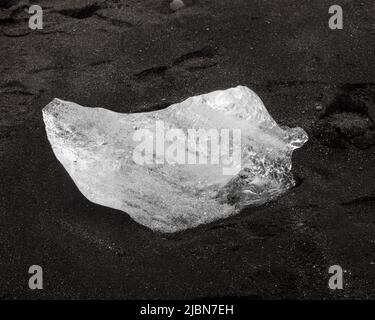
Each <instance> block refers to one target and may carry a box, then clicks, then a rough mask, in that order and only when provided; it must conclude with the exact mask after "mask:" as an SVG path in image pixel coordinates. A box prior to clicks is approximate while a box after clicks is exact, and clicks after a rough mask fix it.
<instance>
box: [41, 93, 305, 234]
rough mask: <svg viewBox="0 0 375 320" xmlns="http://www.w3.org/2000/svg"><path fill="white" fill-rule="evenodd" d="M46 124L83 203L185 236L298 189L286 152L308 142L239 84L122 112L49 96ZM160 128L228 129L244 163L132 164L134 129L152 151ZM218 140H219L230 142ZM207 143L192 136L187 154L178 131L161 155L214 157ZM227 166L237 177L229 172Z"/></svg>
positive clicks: (232, 145)
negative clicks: (164, 104)
mask: <svg viewBox="0 0 375 320" xmlns="http://www.w3.org/2000/svg"><path fill="white" fill-rule="evenodd" d="M43 119H44V122H45V126H46V132H47V136H48V139H49V141H50V143H51V145H52V149H53V151H54V153H55V155H56V157H57V159H58V160H59V161H60V162H61V163H62V165H63V166H64V168H65V169H66V170H67V172H68V173H69V175H70V176H71V178H72V179H73V181H74V182H75V184H76V185H77V187H78V188H79V190H80V191H81V192H82V193H83V195H84V196H85V197H86V198H87V199H89V200H90V201H92V202H94V203H97V204H100V205H103V206H107V207H111V208H114V209H118V210H121V211H124V212H126V213H127V214H129V215H130V216H131V217H132V218H133V219H134V220H135V221H137V222H138V223H140V224H142V225H145V226H147V227H149V228H151V229H153V230H156V231H160V232H176V231H181V230H184V229H188V228H192V227H195V226H198V225H200V224H203V223H208V222H211V221H214V220H217V219H221V218H225V217H228V216H230V215H233V214H235V213H237V212H239V211H240V210H241V209H242V208H243V207H245V206H249V205H260V204H263V203H265V202H267V201H270V200H271V199H273V198H275V197H277V196H279V195H280V194H282V193H284V192H285V191H286V190H287V189H288V188H290V187H292V186H293V185H294V180H293V176H292V173H291V168H292V161H291V156H292V152H293V150H294V149H296V148H299V147H301V146H302V145H303V144H304V143H305V142H306V141H307V139H308V137H307V134H306V132H305V131H304V130H303V129H301V128H292V129H291V128H288V127H283V128H281V127H279V126H278V125H277V123H276V122H275V121H274V120H273V119H272V117H271V116H270V114H269V113H268V112H267V109H266V108H265V106H264V105H263V103H262V101H261V99H260V98H259V97H258V96H257V95H256V94H255V93H254V92H253V91H252V90H250V89H249V88H247V87H243V86H238V87H236V88H231V89H228V90H223V91H215V92H211V93H208V94H204V95H200V96H195V97H191V98H188V99H187V100H185V101H183V102H181V103H179V104H174V105H171V106H170V107H168V108H166V109H163V110H159V111H153V112H144V113H129V114H120V113H116V112H112V111H110V110H106V109H102V108H88V107H82V106H80V105H78V104H75V103H72V102H67V101H63V100H59V99H54V100H53V101H52V102H50V103H49V104H48V105H47V106H46V107H45V108H44V109H43ZM161 123H162V124H163V126H164V130H165V132H168V130H170V129H178V130H180V133H181V130H182V132H183V133H186V137H187V136H188V134H187V133H188V132H189V130H192V129H193V130H194V129H195V130H196V132H200V131H198V130H202V129H203V130H206V132H211V131H209V130H212V129H214V131H215V130H216V131H218V132H219V133H220V134H221V133H222V132H225V130H227V131H229V132H230V134H229V137H230V139H229V147H228V150H229V151H230V152H232V155H234V152H235V150H237V151H238V150H240V158H239V160H240V162H239V163H238V161H237V162H236V161H235V157H234V156H233V157H232V158H230V157H227V158H226V160H227V161H228V162H225V161H224V160H223V161H220V162H219V163H217V162H215V161H214V160H210V159H211V158H209V157H208V159H209V160H208V162H207V164H205V163H203V162H202V163H201V162H200V161H199V160H198V161H197V162H198V164H194V163H190V162H187V163H181V162H175V163H173V161H164V163H163V159H162V158H160V153H159V155H156V154H155V153H153V154H152V157H151V158H147V159H148V160H149V161H146V163H144V164H142V163H139V162H138V161H135V160H134V159H135V158H134V154H135V150H137V148H139V146H140V144H141V143H142V142H145V141H146V138H147V137H146V136H144V137H143V138H144V140H140V139H139V137H138V139H135V138H134V137H135V136H136V132H140V131H139V130H140V129H142V130H143V129H148V130H149V131H146V132H150V134H152V133H153V132H155V135H154V136H153V137H152V136H150V137H148V138H151V139H152V138H154V140H151V142H152V143H153V145H152V146H155V144H156V143H157V142H156V131H155V130H156V127H157V125H158V124H159V126H160V124H161ZM223 130H224V131H223ZM172 131H173V130H172ZM214 131H212V132H214ZM235 131H237V133H238V132H240V138H241V139H240V142H239V140H238V139H237V140H235V139H234V136H235V133H234V132H235ZM166 134H167V133H166ZM164 137H165V136H164ZM199 137H201V136H199ZM207 137H208V138H207V139H208V140H209V137H210V136H207ZM223 137H224V136H223ZM223 137H222V136H220V143H221V142H223V141H224V142H225V141H227V140H228V139H227V140H225V139H224V138H223ZM237 137H238V136H237ZM159 138H160V136H159ZM199 139H201V140H199ZM203 140H204V139H203V138H197V139H196V140H194V141H197V144H196V146H197V148H196V149H195V150H194V148H190V149H189V148H188V143H187V140H184V136H182V135H181V134H180V135H178V134H177V135H176V136H175V138H174V139H172V140H170V141H167V140H166V139H164V140H163V143H165V144H164V146H163V149H164V151H165V150H167V149H168V147H171V146H172V147H173V146H174V147H176V143H177V145H179V146H181V145H183V146H184V150H186V154H185V156H186V157H185V158H184V160H186V159H187V158H188V156H189V155H190V156H192V155H194V156H196V155H198V156H202V154H206V155H207V154H208V153H210V152H212V153H213V145H214V143H213V142H212V141H214V140H212V141H209V142H208V143H207V144H206V149H205V148H204V144H202V145H201V144H199V143H198V142H200V141H203ZM148 141H150V140H148ZM160 141H161V140H160V139H159V144H160ZM190 141H193V140H190ZM156 148H157V147H155V150H156ZM236 148H237V149H236ZM172 150H176V149H173V148H172ZM180 150H181V149H180ZM159 151H160V149H159ZM155 152H156V151H155ZM141 154H142V155H144V154H146V153H145V152H143V153H141ZM176 154H177V151H176V152H175V153H172V155H176ZM228 155H230V153H228ZM172 158H173V157H172ZM202 159H203V156H202ZM212 159H213V158H212ZM152 160H154V161H152ZM164 160H165V159H164ZM220 160H221V159H220ZM230 160H233V161H232V164H233V167H235V168H236V170H234V171H233V172H230V171H229V173H228V172H226V173H225V169H228V168H229V162H230ZM237 160H238V159H237ZM186 161H187V160H186ZM236 165H237V167H236ZM238 165H239V166H238Z"/></svg>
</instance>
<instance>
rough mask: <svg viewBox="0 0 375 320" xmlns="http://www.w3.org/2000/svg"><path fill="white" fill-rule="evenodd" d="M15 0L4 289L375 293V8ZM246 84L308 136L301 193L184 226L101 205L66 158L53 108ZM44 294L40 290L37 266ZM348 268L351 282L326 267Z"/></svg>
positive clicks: (155, 100)
mask: <svg viewBox="0 0 375 320" xmlns="http://www.w3.org/2000/svg"><path fill="white" fill-rule="evenodd" d="M38 4H39V5H41V6H42V8H43V9H44V28H43V29H42V30H34V31H33V30H30V29H29V28H28V19H29V14H28V13H27V12H25V9H27V8H28V7H29V5H28V2H27V1H26V2H25V1H24V2H22V1H2V2H0V72H1V77H0V115H1V116H0V157H1V162H0V199H1V201H0V243H1V245H0V299H192V298H214V297H221V298H222V297H231V298H244V299H247V298H248V299H283V298H293V299H294V298H298V299H347V298H361V299H373V298H375V210H374V209H375V167H374V163H375V152H374V151H375V134H374V130H375V129H374V122H373V120H375V63H374V56H375V6H374V3H373V1H372V0H363V1H336V4H340V5H341V6H342V7H343V10H344V29H343V30H331V29H329V27H328V19H329V14H328V8H329V6H330V5H332V3H331V1H326V0H319V1H301V0H299V1H297V0H289V1H273V0H251V1H249V0H221V1H210V0H199V1H198V0H197V1H190V2H189V1H187V7H186V8H185V9H183V10H180V11H177V12H172V11H171V10H170V9H169V7H168V4H169V1H162V0H160V1H159V0H144V1H135V0H129V1H126V0H118V1H116V0H108V1H70V0H69V1H63V2H62V1H57V0H56V1H53V0H51V1H46V0H44V1H42V0H40V1H38ZM237 85H245V86H248V87H249V88H251V89H253V90H254V91H255V92H256V93H257V94H258V95H259V96H260V97H261V98H262V100H263V102H264V104H265V105H266V107H267V109H268V111H269V112H270V114H271V115H272V116H273V117H274V119H275V120H276V121H277V122H278V123H280V124H283V125H288V126H291V127H295V126H300V127H302V128H304V129H305V130H306V131H307V132H308V134H309V136H310V139H309V141H308V142H307V143H306V145H305V146H304V147H303V148H301V149H299V150H297V151H296V152H295V153H294V154H293V173H294V175H295V177H296V179H297V181H298V183H297V186H296V187H294V188H293V189H292V190H290V191H289V192H288V193H287V194H285V195H284V196H282V197H280V198H279V199H277V200H275V201H273V202H271V203H269V204H267V205H264V206H261V207H258V208H248V209H246V210H243V211H242V212H241V213H240V214H239V215H236V216H233V217H231V218H228V219H225V220H221V221H218V222H215V223H212V224H208V225H202V226H200V227H197V228H195V229H191V230H187V231H184V232H180V233H175V234H169V235H165V234H159V233H155V232H153V231H151V230H150V229H147V228H145V227H142V226H141V225H139V224H137V223H135V222H134V221H133V220H131V219H130V217H129V216H127V215H126V214H124V213H123V212H120V211H116V210H113V209H110V208H106V207H101V206H99V205H95V204H93V203H91V202H89V201H88V200H87V199H86V198H85V197H84V196H83V195H82V194H81V193H80V192H79V191H78V189H77V187H76V186H75V184H74V183H73V181H72V180H71V178H70V177H69V175H68V174H67V172H66V171H65V170H64V168H63V167H62V165H61V164H60V163H59V162H58V161H57V159H56V158H55V156H54V154H53V152H52V149H51V147H50V144H49V142H48V140H47V137H46V134H45V130H44V124H43V120H42V113H41V110H42V108H43V107H44V106H45V105H46V104H47V103H48V102H50V101H51V100H52V99H53V98H55V97H57V98H60V99H64V100H69V101H74V102H76V103H79V104H80V105H83V106H91V107H104V108H107V109H110V110H114V111H117V112H136V111H148V110H157V109H161V108H164V107H166V106H168V105H170V104H172V103H176V102H179V101H182V100H183V99H185V98H187V97H189V96H192V95H198V94H202V93H206V92H210V91H213V90H218V89H226V88H229V87H234V86H237ZM33 264H37V265H40V266H42V267H43V270H44V290H35V291H32V290H30V289H29V288H28V279H29V276H30V275H29V274H28V268H29V266H30V265H33ZM331 265H340V266H342V268H343V269H344V270H345V273H344V281H345V282H344V283H345V287H344V290H336V291H332V290H330V289H329V288H328V285H327V283H328V279H329V276H330V275H329V274H328V268H329V266H331Z"/></svg>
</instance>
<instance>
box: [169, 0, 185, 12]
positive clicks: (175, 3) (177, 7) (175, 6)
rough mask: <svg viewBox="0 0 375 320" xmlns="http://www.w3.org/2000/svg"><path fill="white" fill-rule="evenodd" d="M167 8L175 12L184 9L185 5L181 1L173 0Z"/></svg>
mask: <svg viewBox="0 0 375 320" xmlns="http://www.w3.org/2000/svg"><path fill="white" fill-rule="evenodd" d="M169 7H170V8H171V10H173V11H177V10H180V9H182V8H183V7H185V3H184V2H183V1H182V0H173V1H172V2H171V3H170V5H169Z"/></svg>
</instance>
